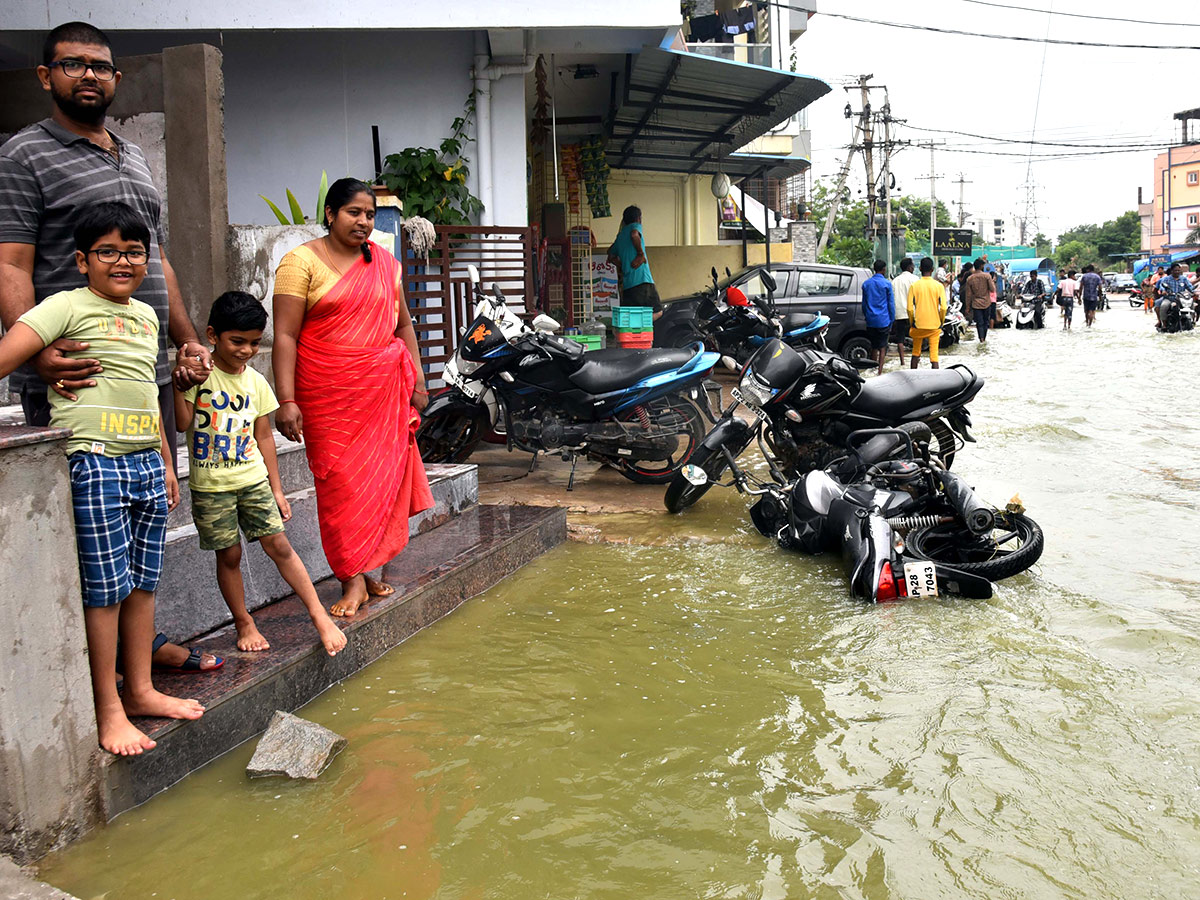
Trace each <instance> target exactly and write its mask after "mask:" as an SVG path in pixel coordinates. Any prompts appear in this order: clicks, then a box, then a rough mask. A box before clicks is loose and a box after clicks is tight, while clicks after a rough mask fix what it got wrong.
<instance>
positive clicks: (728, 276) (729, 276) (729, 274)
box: [725, 266, 733, 278]
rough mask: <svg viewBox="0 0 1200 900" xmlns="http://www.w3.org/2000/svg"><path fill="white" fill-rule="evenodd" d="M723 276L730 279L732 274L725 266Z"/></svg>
mask: <svg viewBox="0 0 1200 900" xmlns="http://www.w3.org/2000/svg"><path fill="white" fill-rule="evenodd" d="M725 276H726V277H727V278H732V277H733V273H732V272H730V271H729V266H726V267H725Z"/></svg>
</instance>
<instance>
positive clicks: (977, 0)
mask: <svg viewBox="0 0 1200 900" xmlns="http://www.w3.org/2000/svg"><path fill="white" fill-rule="evenodd" d="M962 2H963V3H974V4H975V5H977V6H994V7H996V8H997V9H1006V10H1012V11H1017V12H1031V13H1043V14H1045V13H1048V12H1050V10H1048V9H1038V8H1036V7H1033V6H1017V5H1015V4H1008V3H995V2H993V0H962ZM822 15H824V14H822ZM1054 15H1056V16H1068V17H1070V18H1072V19H1093V20H1095V21H1098V22H1125V23H1128V24H1130V25H1167V26H1170V27H1172V28H1176V27H1183V28H1200V22H1162V21H1159V20H1155V19H1123V18H1121V17H1120V16H1093V15H1089V14H1088V13H1070V12H1055V13H1054Z"/></svg>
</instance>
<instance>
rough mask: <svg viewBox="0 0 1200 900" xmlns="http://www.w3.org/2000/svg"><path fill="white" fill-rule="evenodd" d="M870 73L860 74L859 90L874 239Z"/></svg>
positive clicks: (869, 222)
mask: <svg viewBox="0 0 1200 900" xmlns="http://www.w3.org/2000/svg"><path fill="white" fill-rule="evenodd" d="M871 77H872V76H870V75H859V76H858V90H859V93H860V94H861V95H862V130H863V163H864V164H865V166H866V170H867V235H868V237H870V238H871V239H874V237H875V234H876V228H875V157H874V147H875V121H874V117H873V116H872V115H871V88H870V86H869V85H868V84H867V82H868V81H870V80H871Z"/></svg>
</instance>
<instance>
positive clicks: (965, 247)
mask: <svg viewBox="0 0 1200 900" xmlns="http://www.w3.org/2000/svg"><path fill="white" fill-rule="evenodd" d="M974 237H975V232H974V231H972V230H971V229H970V228H935V229H933V253H934V256H970V255H971V239H972V238H974Z"/></svg>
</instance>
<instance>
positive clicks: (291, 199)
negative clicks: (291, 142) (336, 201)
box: [258, 169, 329, 225]
mask: <svg viewBox="0 0 1200 900" xmlns="http://www.w3.org/2000/svg"><path fill="white" fill-rule="evenodd" d="M328 192H329V174H328V173H327V172H325V170H324V169H322V170H321V185H320V187H318V188H317V211H316V213H315V214H314V215H313V217H312V219H306V218H305V217H304V210H302V209H301V208H300V201H298V200H297V199H296V195H295V194H293V193H292V192H291V190H289V191H288V192H287V200H288V212H290V213H291V214H292V218H291V219H290V220H289V219H288V217H287V216H285V215H284V214H283V210H281V209H280V208H279V207H278V206H276V205H275V204H274V203H272V202H271V201H270V200H268V199H267V197H266V195H265V194H259V195H258V196H260V197H262V198H263V200H264V201H265V202H266V204H267V206H269V207H271V212H273V213H275V218H277V219H278V220H279V224H280V225H304V224H307V223H308V222H310V221H311V222H320V221H321V219H322V218H323V217H324V215H325V195H326V194H327V193H328Z"/></svg>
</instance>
